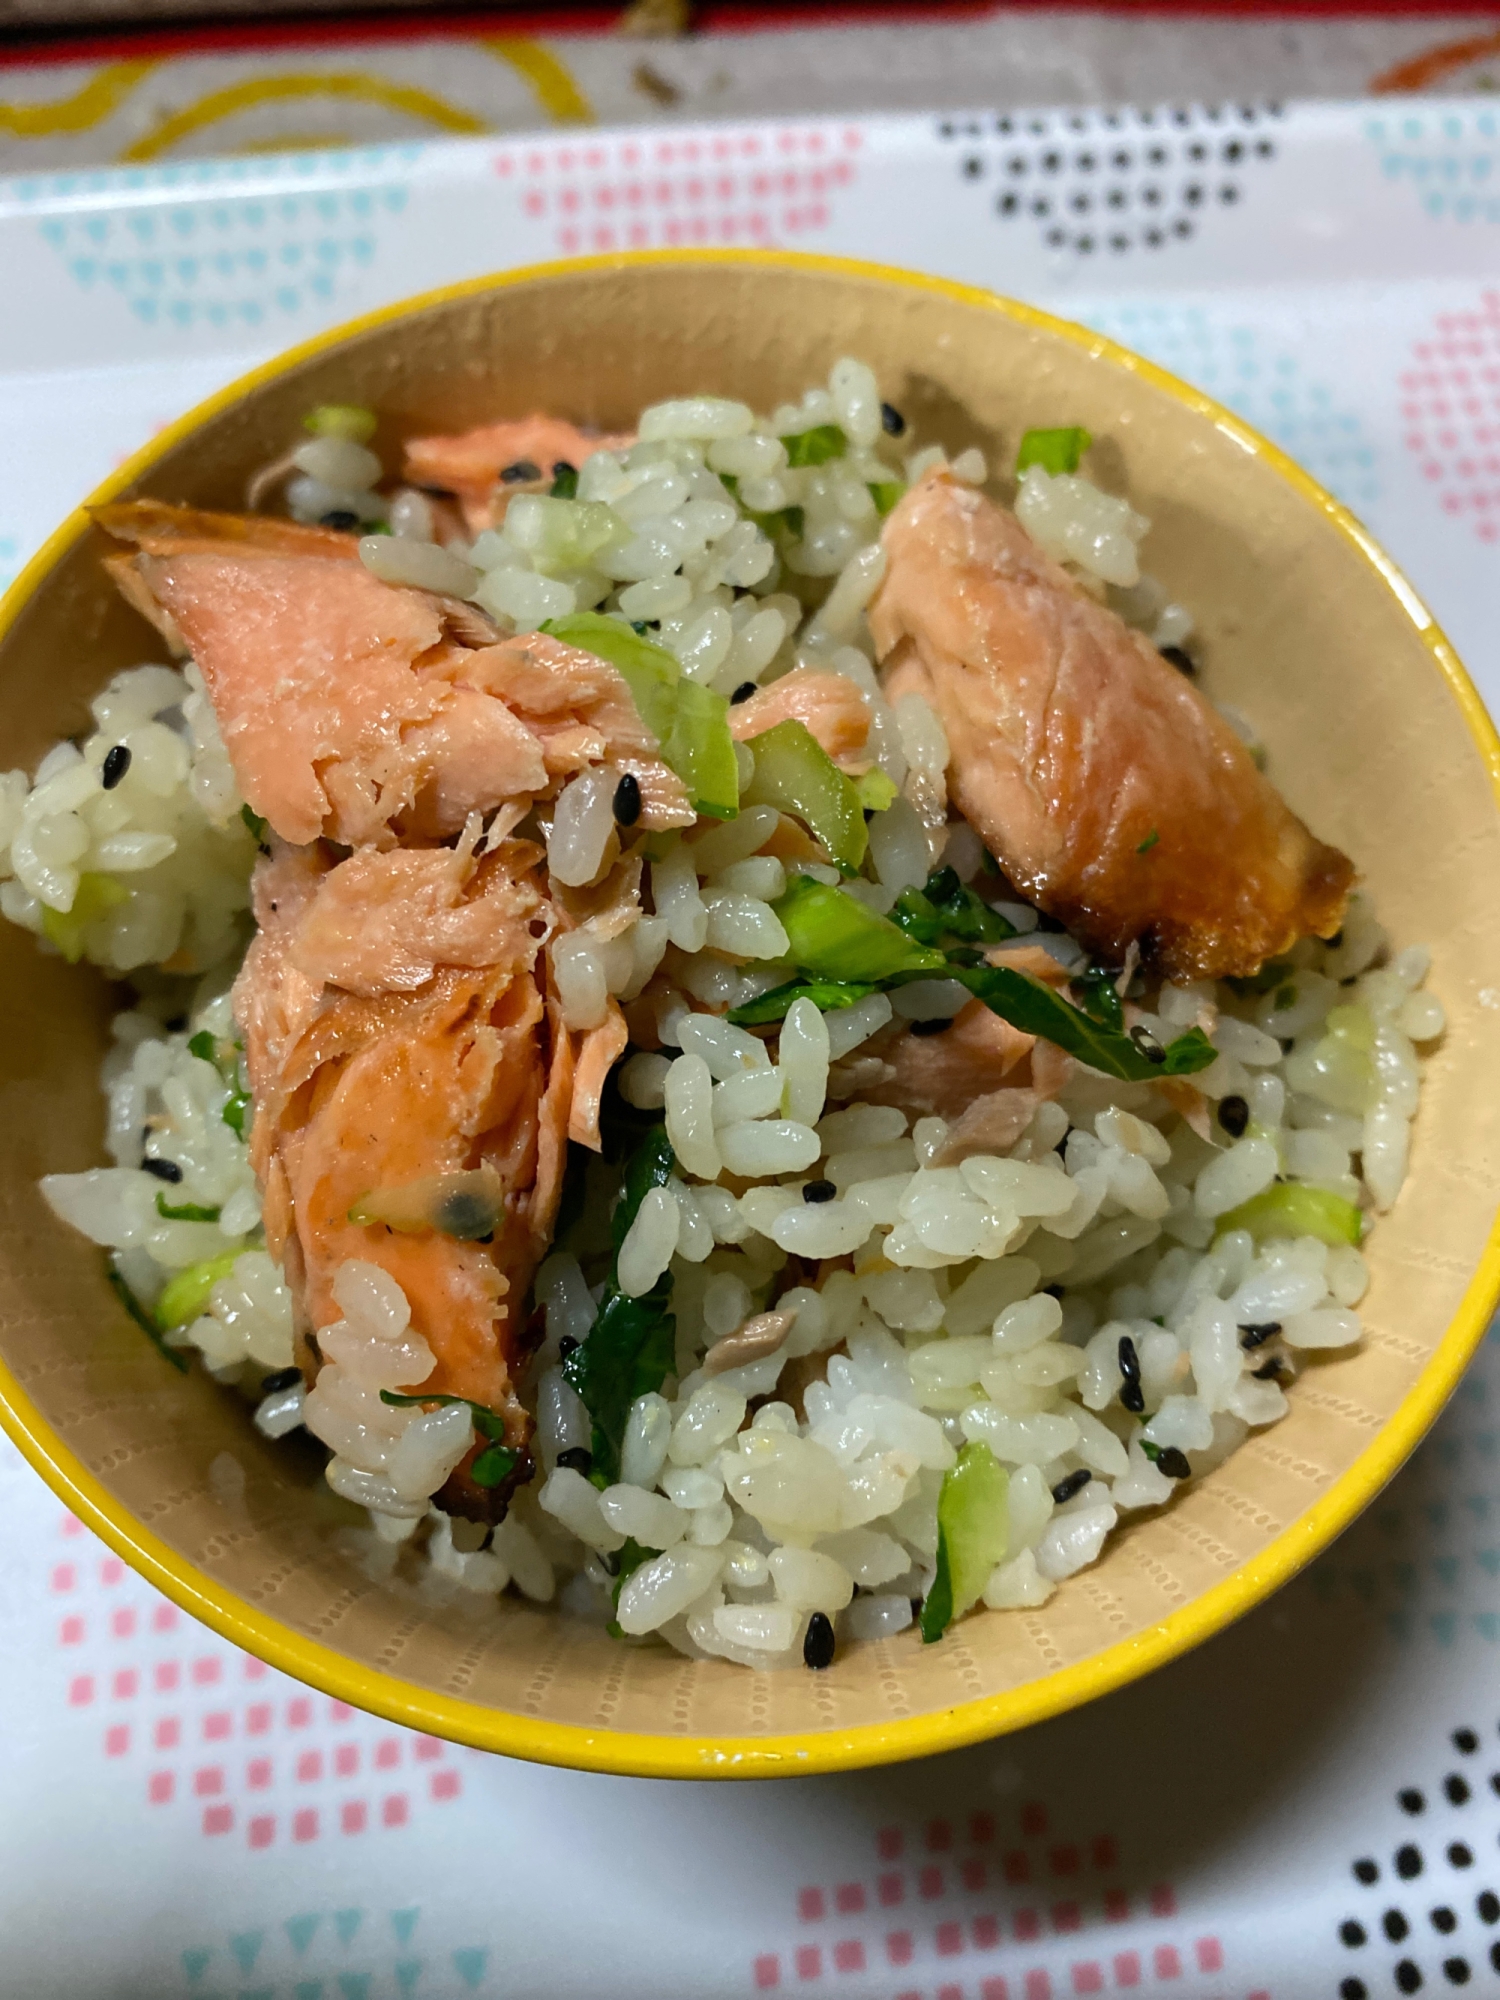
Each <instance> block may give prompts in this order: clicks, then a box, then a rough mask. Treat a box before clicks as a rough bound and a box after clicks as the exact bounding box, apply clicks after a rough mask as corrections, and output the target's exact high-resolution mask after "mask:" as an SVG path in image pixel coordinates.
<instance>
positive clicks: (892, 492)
mask: <svg viewBox="0 0 1500 2000" xmlns="http://www.w3.org/2000/svg"><path fill="white" fill-rule="evenodd" d="M905 491H906V487H905V485H904V483H903V482H902V481H901V480H899V479H891V480H885V479H877V480H874V481H872V483H871V486H870V498H871V499H872V500H873V501H874V502H875V512H876V513H877V514H878V515H879V516H880V518H881V520H884V519H885V517H886V515H887V514H889V513H890V511H891V509H892V508H893V507H894V506H895V504H896V502H897V501H898V500H899V499H900V498H901V495H902V494H903V493H904V492H905Z"/></svg>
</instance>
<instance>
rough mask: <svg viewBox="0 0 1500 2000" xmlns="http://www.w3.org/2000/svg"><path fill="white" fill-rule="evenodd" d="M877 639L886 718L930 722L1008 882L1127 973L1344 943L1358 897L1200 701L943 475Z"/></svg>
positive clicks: (882, 608) (899, 563) (875, 625)
mask: <svg viewBox="0 0 1500 2000" xmlns="http://www.w3.org/2000/svg"><path fill="white" fill-rule="evenodd" d="M882 539H883V542H884V545H885V549H886V555H887V569H886V575H885V579H884V581H883V583H882V584H881V587H880V590H879V592H878V593H877V595H876V598H875V600H874V602H873V603H872V605H871V607H870V626H871V630H872V632H873V634H874V637H875V642H876V647H877V651H878V654H879V657H880V659H881V661H882V663H883V668H884V687H885V692H886V694H887V696H888V698H890V699H891V700H892V701H895V700H898V699H899V698H900V697H901V696H902V695H903V694H910V693H917V694H920V695H922V696H924V697H925V699H926V700H927V701H928V702H930V704H931V705H932V707H933V709H934V711H935V712H936V714H937V715H938V717H939V719H940V720H941V722H942V724H943V727H944V729H945V730H946V732H947V736H948V741H949V745H950V747H951V752H952V762H951V766H950V770H949V784H950V787H951V789H952V793H953V797H954V800H955V803H956V804H957V805H958V807H959V809H960V811H961V812H962V813H963V815H964V817H965V818H966V819H967V820H968V821H969V823H970V824H971V825H972V826H973V827H974V828H975V830H976V831H977V832H978V833H979V834H980V836H981V837H982V838H983V839H984V841H985V842H986V844H987V845H988V846H989V848H990V849H991V851H992V852H993V854H994V855H995V857H996V859H997V860H998V861H999V862H1000V864H1001V866H1002V867H1003V868H1004V870H1005V872H1006V874H1007V875H1008V876H1009V877H1010V879H1011V880H1012V882H1014V883H1015V884H1016V886H1017V887H1018V888H1019V889H1020V890H1021V891H1022V892H1023V893H1024V894H1025V895H1026V896H1028V897H1029V898H1030V899H1031V900H1032V901H1033V902H1035V903H1036V904H1037V905H1038V906H1039V907H1040V908H1042V909H1043V910H1045V911H1047V912H1048V913H1049V914H1050V915H1051V916H1054V917H1056V918H1057V919H1058V920H1059V921H1060V922H1062V923H1064V924H1065V925H1066V926H1067V927H1068V928H1069V930H1071V931H1072V932H1073V933H1074V935H1075V936H1076V937H1078V938H1079V939H1080V940H1081V941H1082V942H1083V943H1085V944H1086V945H1087V946H1089V948H1090V949H1091V950H1093V951H1095V952H1097V953H1098V954H1099V955H1100V956H1101V957H1103V958H1105V959H1107V960H1109V961H1110V962H1113V963H1118V962H1120V960H1121V959H1122V958H1123V956H1124V954H1125V951H1126V949H1127V947H1128V946H1129V945H1130V944H1132V943H1134V942H1138V943H1139V944H1140V947H1141V950H1142V952H1143V953H1144V954H1145V956H1146V957H1147V958H1148V960H1149V961H1150V962H1151V963H1152V964H1153V965H1154V966H1155V968H1156V969H1158V970H1159V971H1161V972H1162V973H1163V974H1165V975H1166V976H1167V977H1169V978H1173V979H1195V978H1222V977H1225V976H1227V975H1247V974H1250V973H1253V972H1255V971H1256V970H1257V969H1258V968H1259V967H1260V966H1261V965H1262V964H1263V963H1264V962H1265V961H1266V960H1267V959H1268V958H1272V957H1274V956H1275V955H1276V954H1277V953H1278V952H1281V951H1284V950H1286V949H1287V948H1288V947H1289V946H1290V945H1291V944H1293V943H1294V942H1295V941H1296V940H1297V939H1298V938H1299V937H1302V936H1305V935H1307V934H1308V933H1314V934H1316V935H1318V936H1320V937H1327V936H1330V935H1332V933H1333V932H1334V931H1335V930H1336V929H1337V928H1338V925H1339V922H1340V920H1341V916H1342V912H1343V908H1344V902H1345V898H1346V896H1347V894H1348V891H1349V888H1350V885H1351V884H1352V882H1353V879H1354V869H1353V865H1352V863H1351V862H1350V861H1349V859H1348V858H1347V856H1345V855H1343V854H1341V853H1340V852H1339V851H1338V850H1337V849H1336V848H1333V847H1329V846H1327V845H1325V844H1324V843H1323V842H1322V841H1320V840H1318V839H1316V838H1315V837H1314V836H1313V835H1312V834H1311V833H1309V831H1308V829H1307V828H1306V827H1305V826H1304V825H1303V823H1302V822H1301V820H1299V819H1298V818H1297V817H1296V815H1295V814H1294V813H1293V812H1292V811H1291V810H1290V808H1289V807H1288V806H1287V805H1286V803H1285V801H1284V800H1283V799H1282V798H1281V796H1280V794H1279V793H1278V792H1277V791H1276V789H1275V787H1274V786H1273V785H1272V784H1271V783H1270V782H1269V780H1268V779H1266V778H1265V777H1264V776H1263V775H1262V774H1261V772H1260V771H1259V770H1258V769H1257V768H1256V765H1255V763H1254V761H1253V760H1252V758H1251V756H1250V754H1249V752H1248V751H1247V750H1246V748H1245V746H1244V744H1243V743H1242V742H1241V741H1240V739H1239V737H1238V736H1237V735H1236V734H1235V732H1234V730H1233V729H1231V727H1230V726H1229V724H1228V723H1227V722H1226V721H1225V720H1224V718H1223V717H1222V716H1221V715H1220V714H1219V713H1218V711H1217V710H1216V709H1215V708H1214V707H1213V706H1212V705H1211V704H1210V703H1209V702H1208V701H1206V700H1205V699H1204V697H1203V696H1202V695H1201V694H1200V693H1199V692H1198V690H1197V688H1195V687H1194V686H1192V685H1191V683H1190V682H1189V681H1187V680H1186V679H1184V677H1183V676H1182V675H1181V674H1179V673H1177V672H1176V671H1175V670H1174V669H1173V668H1172V667H1171V666H1169V665H1168V664H1167V663H1166V662H1165V661H1164V660H1163V659H1162V658H1161V656H1160V655H1159V654H1158V653H1157V652H1156V651H1155V650H1154V649H1153V648H1152V647H1151V646H1150V645H1148V644H1147V642H1146V641H1145V639H1143V638H1142V637H1140V636H1139V635H1138V634H1136V633H1134V632H1132V631H1130V630H1129V628H1128V627H1127V626H1126V625H1124V624H1123V623H1122V621H1121V620H1120V619H1119V618H1117V617H1116V616H1115V615H1114V613H1113V612H1111V611H1109V610H1107V609H1106V608H1105V607H1103V606H1101V605H1100V604H1098V603H1096V602H1095V600H1094V599H1093V598H1091V597H1090V596H1088V595H1087V593H1086V592H1085V591H1083V590H1082V589H1080V588H1079V586H1078V585H1077V584H1076V583H1075V582H1074V581H1073V580H1072V578H1071V577H1069V576H1068V574H1067V573H1066V571H1065V570H1063V569H1062V568H1061V567H1060V566H1059V565H1058V564H1057V563H1055V562H1053V561H1052V560H1051V558H1050V557H1048V556H1045V555H1044V554H1043V553H1042V552H1041V550H1040V549H1039V548H1038V547H1037V546H1036V544H1035V543H1034V542H1033V541H1032V540H1031V538H1030V537H1029V536H1028V535H1027V534H1026V532H1025V530H1024V529H1023V528H1022V527H1021V525H1020V523H1019V522H1018V521H1017V520H1016V518H1015V516H1014V515H1013V514H1011V513H1010V512H1009V511H1008V510H1007V509H1005V508H1003V507H1000V506H997V505H996V504H995V502H993V501H991V500H988V499H986V498H985V497H984V496H983V495H982V494H980V493H978V492H976V491H975V490H974V489H973V488H972V487H968V486H964V485H961V484H960V483H959V482H958V481H956V480H954V479H953V478H952V477H951V476H950V475H949V474H948V473H947V472H946V471H944V470H934V471H932V472H929V473H928V474H927V475H926V476H925V477H924V478H922V479H921V480H919V481H918V482H917V484H916V485H915V486H914V487H912V488H911V490H910V491H909V492H908V493H907V494H906V495H905V496H904V497H903V498H902V500H901V501H900V502H899V503H898V504H897V506H896V508H895V510H894V512H893V513H892V514H891V517H890V519H889V520H888V521H887V523H886V526H885V531H884V535H883V537H882Z"/></svg>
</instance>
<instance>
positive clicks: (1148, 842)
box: [1135, 826, 1161, 854]
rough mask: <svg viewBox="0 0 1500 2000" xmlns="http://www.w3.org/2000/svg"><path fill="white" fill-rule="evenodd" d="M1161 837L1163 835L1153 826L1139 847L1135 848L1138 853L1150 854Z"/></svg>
mask: <svg viewBox="0 0 1500 2000" xmlns="http://www.w3.org/2000/svg"><path fill="white" fill-rule="evenodd" d="M1160 839H1161V835H1160V834H1159V833H1158V832H1157V830H1156V828H1155V827H1154V826H1153V827H1152V829H1151V831H1150V832H1149V833H1148V834H1147V835H1146V838H1145V839H1144V840H1143V841H1142V842H1141V844H1140V846H1139V847H1137V849H1136V850H1135V851H1136V853H1137V854H1149V853H1150V852H1151V850H1152V848H1153V847H1155V845H1156V843H1157V842H1158V841H1159V840H1160Z"/></svg>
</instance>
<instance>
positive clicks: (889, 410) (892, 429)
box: [880, 403, 906, 438]
mask: <svg viewBox="0 0 1500 2000" xmlns="http://www.w3.org/2000/svg"><path fill="white" fill-rule="evenodd" d="M880 426H881V429H882V430H883V431H884V432H885V434H886V436H887V437H893V438H898V437H900V435H901V433H902V432H903V431H904V430H905V429H906V419H905V417H903V416H902V414H901V412H900V411H899V410H898V409H897V408H896V406H895V405H894V404H893V403H882V404H881V406H880Z"/></svg>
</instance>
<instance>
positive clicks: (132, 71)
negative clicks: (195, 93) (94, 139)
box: [0, 62, 161, 139]
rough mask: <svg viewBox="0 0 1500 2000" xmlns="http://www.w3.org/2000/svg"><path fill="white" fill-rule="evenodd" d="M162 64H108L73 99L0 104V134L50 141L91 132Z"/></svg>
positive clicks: (80, 87) (74, 94)
mask: <svg viewBox="0 0 1500 2000" xmlns="http://www.w3.org/2000/svg"><path fill="white" fill-rule="evenodd" d="M160 68H161V64H160V63H159V62H117V63H106V64H105V65H104V67H103V68H102V69H99V70H96V71H95V72H94V74H93V75H92V76H91V77H90V78H89V80H88V82H87V83H85V84H81V85H80V86H79V88H78V89H77V90H75V91H74V92H73V95H72V96H71V97H60V98H58V99H57V100H56V102H55V103H52V104H7V103H4V102H0V132H4V133H6V134H8V135H9V136H10V137H11V138H13V139H51V138H55V137H56V136H57V135H58V134H59V133H63V132H89V131H92V129H93V128H94V126H96V125H102V124H103V122H104V120H105V119H106V118H108V117H109V115H110V113H111V112H112V111H117V110H118V109H119V107H120V106H121V105H122V104H123V103H124V102H125V99H126V98H127V97H129V95H130V94H131V92H132V91H133V90H134V89H135V87H136V85H137V84H139V83H141V82H143V81H144V79H145V78H146V77H148V76H149V75H150V74H151V72H152V71H153V70H156V69H160Z"/></svg>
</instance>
